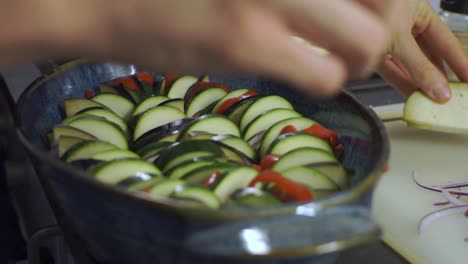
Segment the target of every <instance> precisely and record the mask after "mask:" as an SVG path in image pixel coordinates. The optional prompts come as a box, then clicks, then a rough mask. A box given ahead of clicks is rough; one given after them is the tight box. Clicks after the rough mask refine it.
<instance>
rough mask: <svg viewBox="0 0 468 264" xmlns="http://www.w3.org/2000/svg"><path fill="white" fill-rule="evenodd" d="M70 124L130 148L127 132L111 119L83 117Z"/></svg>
mask: <svg viewBox="0 0 468 264" xmlns="http://www.w3.org/2000/svg"><path fill="white" fill-rule="evenodd" d="M69 126H71V127H75V128H78V129H81V130H83V131H86V132H88V133H89V134H91V135H93V136H95V137H96V138H97V139H99V140H102V141H106V142H109V143H111V144H114V145H115V146H117V147H118V148H121V149H127V148H128V142H127V137H126V135H125V132H124V131H123V130H122V129H120V127H119V126H117V125H116V124H114V123H111V122H109V121H106V120H101V119H96V118H90V117H82V118H79V119H75V120H73V121H71V122H70V123H69Z"/></svg>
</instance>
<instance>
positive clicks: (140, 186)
mask: <svg viewBox="0 0 468 264" xmlns="http://www.w3.org/2000/svg"><path fill="white" fill-rule="evenodd" d="M151 176H153V178H151V179H150V180H146V181H139V182H138V181H136V182H135V183H133V184H130V185H128V186H127V189H128V190H131V191H145V192H148V191H149V189H150V188H151V187H152V186H153V185H155V184H156V183H158V182H160V181H163V180H165V178H164V177H158V176H155V175H151Z"/></svg>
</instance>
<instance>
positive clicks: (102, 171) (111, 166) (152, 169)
mask: <svg viewBox="0 0 468 264" xmlns="http://www.w3.org/2000/svg"><path fill="white" fill-rule="evenodd" d="M88 173H89V174H90V175H93V176H95V178H96V179H98V180H100V181H102V182H104V183H109V184H117V183H119V182H121V181H122V180H124V179H126V178H128V177H131V176H133V175H137V174H138V173H146V174H152V175H161V171H160V170H159V169H158V168H157V167H156V166H154V165H153V164H151V163H149V162H146V161H144V160H141V159H120V160H112V161H107V162H103V163H101V164H98V165H96V166H94V167H91V168H90V169H88Z"/></svg>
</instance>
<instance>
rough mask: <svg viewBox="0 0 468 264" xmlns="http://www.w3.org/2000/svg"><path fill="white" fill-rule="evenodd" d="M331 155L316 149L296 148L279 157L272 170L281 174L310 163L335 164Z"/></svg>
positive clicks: (334, 159)
mask: <svg viewBox="0 0 468 264" xmlns="http://www.w3.org/2000/svg"><path fill="white" fill-rule="evenodd" d="M335 161H336V158H335V157H334V156H333V154H331V153H329V152H327V151H325V150H322V149H318V148H311V147H304V148H298V149H295V150H293V151H290V152H288V153H286V154H285V155H283V156H281V157H280V158H279V160H278V161H277V162H276V163H275V164H274V165H273V167H272V169H273V170H275V171H278V172H283V171H285V170H287V169H289V168H293V167H297V166H306V165H308V164H312V163H320V162H335Z"/></svg>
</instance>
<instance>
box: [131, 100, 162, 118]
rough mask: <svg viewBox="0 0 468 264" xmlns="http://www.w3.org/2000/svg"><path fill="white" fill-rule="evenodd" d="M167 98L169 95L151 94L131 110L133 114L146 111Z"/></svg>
mask: <svg viewBox="0 0 468 264" xmlns="http://www.w3.org/2000/svg"><path fill="white" fill-rule="evenodd" d="M167 100H169V97H167V96H153V97H149V98H147V99H145V100H144V101H143V102H141V103H140V104H139V105H138V106H137V108H136V109H135V111H134V112H133V114H132V115H133V116H137V115H138V114H141V113H143V112H146V111H147V110H149V109H150V108H153V107H156V106H158V105H160V104H161V103H163V102H165V101H167Z"/></svg>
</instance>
